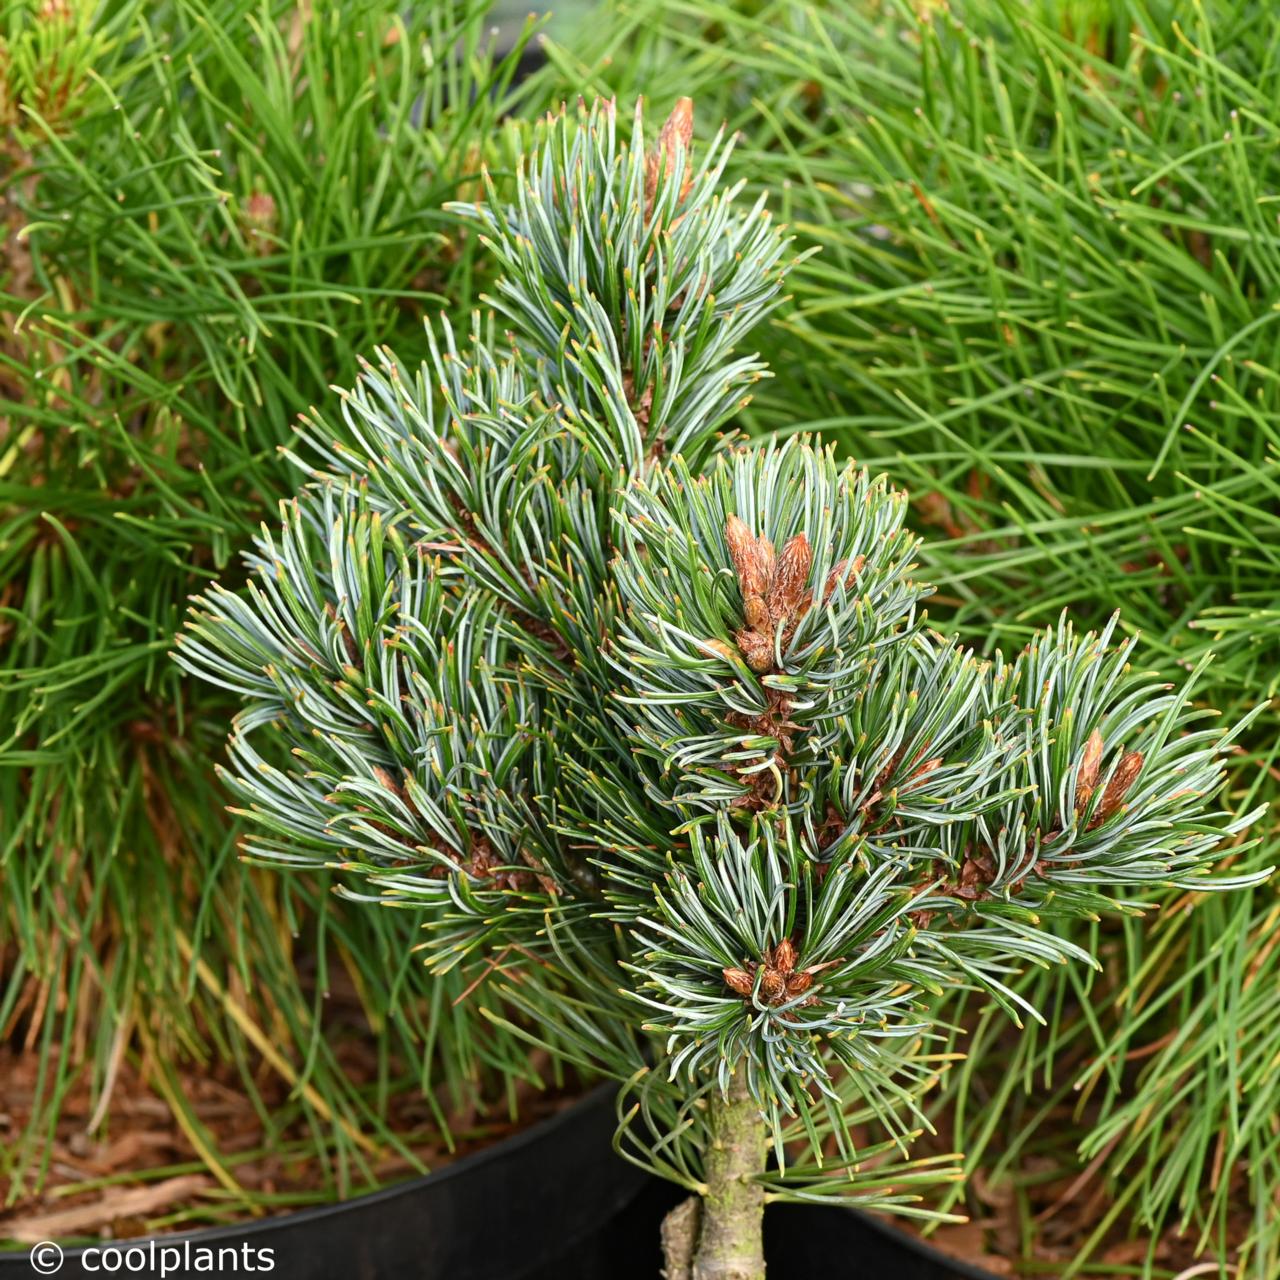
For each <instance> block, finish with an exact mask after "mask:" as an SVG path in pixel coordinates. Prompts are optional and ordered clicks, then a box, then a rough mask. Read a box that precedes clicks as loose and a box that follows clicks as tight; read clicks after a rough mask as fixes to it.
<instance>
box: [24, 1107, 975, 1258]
mask: <svg viewBox="0 0 1280 1280" xmlns="http://www.w3.org/2000/svg"><path fill="white" fill-rule="evenodd" d="M613 1099H614V1089H613V1087H612V1086H605V1087H603V1088H601V1089H598V1090H596V1091H595V1092H593V1093H592V1094H590V1095H589V1096H588V1097H587V1098H585V1099H583V1101H581V1102H579V1103H577V1104H576V1105H574V1106H572V1107H569V1108H567V1109H566V1110H565V1111H562V1112H561V1113H560V1114H559V1115H557V1116H554V1117H553V1118H552V1119H550V1120H546V1121H544V1122H542V1123H541V1124H537V1125H533V1126H531V1127H530V1128H529V1129H526V1130H525V1131H524V1132H523V1133H520V1134H518V1135H517V1136H516V1137H514V1138H510V1139H508V1140H507V1141H505V1142H501V1143H497V1144H495V1145H494V1146H492V1147H489V1148H486V1149H485V1150H484V1151H481V1152H478V1153H477V1154H475V1155H473V1156H464V1157H463V1158H462V1159H461V1160H457V1161H455V1162H454V1163H453V1164H451V1165H448V1166H447V1167H445V1168H444V1169H442V1170H440V1172H439V1173H433V1174H429V1175H428V1176H426V1177H424V1178H416V1179H414V1180H413V1181H411V1182H405V1183H402V1184H400V1185H399V1186H396V1187H390V1188H388V1189H387V1190H385V1191H377V1192H374V1193H372V1194H370V1195H366V1196H359V1197H357V1198H356V1199H354V1200H348V1201H346V1202H345V1203H343V1204H335V1205H325V1206H323V1207H321V1208H316V1209H307V1210H303V1211H301V1212H298V1213H290V1214H285V1215H282V1216H281V1217H278V1218H269V1219H266V1220H264V1221H260V1222H247V1223H238V1224H236V1225H234V1226H229V1227H218V1228H214V1229H211V1230H207V1231H195V1232H190V1233H188V1234H185V1235H170V1236H161V1237H156V1238H154V1239H143V1240H120V1241H104V1242H102V1244H100V1245H97V1246H91V1247H85V1248H74V1249H67V1250H66V1251H65V1253H64V1254H63V1256H62V1260H61V1263H60V1265H58V1266H56V1267H55V1266H54V1265H53V1264H54V1263H55V1262H57V1259H58V1254H57V1252H56V1251H55V1250H53V1249H51V1248H45V1249H44V1251H43V1252H42V1253H41V1252H38V1253H37V1254H36V1255H34V1256H33V1254H32V1252H31V1251H30V1250H27V1251H25V1252H12V1253H0V1280H18V1277H23V1280H30V1277H32V1276H36V1275H45V1276H52V1275H57V1276H58V1277H59V1280H62V1277H77V1278H78V1277H85V1276H93V1277H96V1278H97V1280H101V1277H102V1276H104V1275H106V1276H128V1275H142V1276H146V1277H148V1278H149V1280H151V1278H155V1277H161V1276H162V1275H163V1276H164V1277H166V1280H172V1278H175V1277H182V1278H183V1280H185V1278H186V1277H188V1276H207V1275H210V1274H221V1275H229V1274H230V1275H241V1274H248V1273H253V1274H256V1275H267V1274H271V1275H273V1276H275V1277H279V1278H280V1280H658V1276H659V1275H660V1272H661V1267H662V1263H661V1256H660V1250H659V1235H658V1227H659V1224H660V1223H661V1221H662V1218H663V1216H664V1215H665V1214H666V1212H667V1210H668V1209H670V1208H671V1207H672V1206H673V1205H674V1204H675V1203H676V1202H677V1201H678V1200H679V1199H680V1198H681V1197H682V1195H683V1192H681V1191H680V1190H679V1189H678V1188H675V1187H673V1186H671V1185H669V1184H667V1183H662V1182H658V1181H657V1180H656V1179H653V1178H649V1177H648V1176H646V1175H645V1174H643V1173H641V1172H640V1171H639V1170H638V1169H636V1168H634V1166H632V1165H630V1164H628V1163H626V1162H625V1161H624V1160H622V1159H620V1158H619V1157H618V1156H616V1155H614V1153H613V1150H612V1147H611V1145H610V1138H611V1137H612V1134H613V1129H614V1124H615V1119H614V1108H613ZM108 1251H112V1252H108ZM114 1251H118V1253H117V1252H114ZM201 1251H211V1252H208V1253H203V1254H202V1252H201ZM220 1251H231V1252H234V1253H235V1255H236V1256H235V1259H234V1261H233V1260H232V1259H231V1258H230V1256H229V1255H228V1254H226V1253H223V1252H220ZM765 1252H766V1255H767V1257H768V1262H769V1280H811V1277H814V1276H821V1277H823V1280H994V1277H992V1276H990V1274H989V1273H987V1272H985V1271H981V1270H979V1269H977V1268H976V1267H970V1266H967V1265H966V1264H964V1263H959V1262H955V1261H953V1260H952V1259H950V1258H947V1257H946V1256H944V1255H943V1254H941V1253H939V1252H938V1251H937V1250H936V1249H931V1248H929V1246H927V1245H924V1244H922V1243H921V1242H920V1241H919V1240H917V1239H916V1238H915V1237H913V1236H911V1235H909V1234H907V1233H906V1232H903V1231H900V1230H898V1229H897V1228H895V1227H892V1226H889V1225H888V1224H886V1223H883V1222H880V1221H879V1220H877V1219H874V1218H870V1217H867V1216H866V1215H863V1214H858V1213H853V1212H851V1211H849V1210H847V1209H838V1208H819V1207H811V1206H808V1205H776V1206H773V1207H771V1208H770V1209H769V1210H768V1212H767V1213H766V1214H765ZM210 1259H212V1260H213V1261H212V1262H210V1261H209V1260H210ZM202 1263H203V1265H202Z"/></svg>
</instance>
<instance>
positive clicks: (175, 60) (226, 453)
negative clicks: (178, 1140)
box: [0, 0, 527, 1234]
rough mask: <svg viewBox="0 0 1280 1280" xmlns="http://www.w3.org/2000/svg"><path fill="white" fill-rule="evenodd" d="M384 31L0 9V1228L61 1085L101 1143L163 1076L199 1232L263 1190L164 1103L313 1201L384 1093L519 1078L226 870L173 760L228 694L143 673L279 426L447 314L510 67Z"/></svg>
mask: <svg viewBox="0 0 1280 1280" xmlns="http://www.w3.org/2000/svg"><path fill="white" fill-rule="evenodd" d="M402 10H403V7H402V6H398V5H396V4H392V3H382V2H380V0H379V2H371V3H366V2H364V0H359V2H356V0H352V2H350V3H342V4H336V5H316V6H310V7H308V6H299V5H295V4H293V3H291V2H289V3H285V2H283V0H279V2H273V3H269V4H259V3H252V4H251V3H245V2H244V0H210V2H209V3H203V2H195V0H191V2H189V0H174V2H173V3H168V2H164V3H151V2H149V0H148V2H147V3H139V2H136V0H124V2H122V3H110V4H96V3H92V2H91V0H68V3H65V4H60V3H48V4H45V3H39V2H37V0H31V2H30V3H25V2H23V3H14V4H6V5H4V6H3V15H2V16H0V126H3V128H4V130H5V134H4V146H3V153H2V154H0V182H2V184H3V195H4V202H5V203H4V215H5V230H6V242H5V250H4V256H3V259H2V260H0V290H2V291H3V292H2V294H0V311H2V312H3V314H4V319H5V324H4V336H3V338H0V387H2V388H3V390H2V392H0V398H3V400H4V406H3V410H2V413H3V417H2V418H0V1034H2V1035H3V1038H4V1040H5V1043H6V1046H7V1047H9V1048H10V1049H12V1051H13V1052H15V1053H18V1054H30V1055H31V1058H32V1060H33V1061H35V1062H36V1063H37V1064H38V1070H37V1072H36V1075H35V1086H34V1092H35V1098H34V1101H33V1103H32V1106H31V1113H30V1119H29V1123H26V1124H22V1125H19V1122H18V1120H17V1118H16V1117H15V1120H14V1128H13V1129H12V1130H11V1131H9V1132H7V1133H6V1138H5V1142H4V1143H3V1148H4V1149H3V1152H2V1153H0V1182H3V1183H4V1184H5V1187H4V1193H3V1195H4V1203H5V1204H6V1205H7V1204H10V1203H12V1202H13V1201H15V1200H20V1199H21V1198H23V1197H24V1196H26V1195H28V1194H30V1193H32V1192H34V1191H37V1190H39V1188H40V1186H41V1185H42V1183H43V1181H44V1179H45V1177H46V1175H47V1173H48V1171H49V1167H50V1162H51V1161H52V1160H53V1159H54V1158H55V1153H56V1148H55V1145H54V1135H55V1133H56V1132H57V1131H58V1125H59V1120H60V1117H62V1116H63V1111H64V1108H65V1107H66V1106H67V1103H68V1099H79V1098H80V1097H82V1094H81V1089H82V1087H83V1086H84V1085H87V1086H88V1090H89V1094H90V1102H91V1110H92V1119H93V1126H92V1127H93V1136H94V1137H95V1138H103V1139H105V1140H109V1139H110V1138H111V1137H112V1135H113V1128H112V1125H113V1118H114V1115H115V1111H114V1108H115V1104H116V1103H117V1102H118V1101H119V1097H120V1091H121V1088H122V1086H121V1085H120V1083H119V1082H120V1080H121V1079H122V1078H123V1075H124V1073H123V1071H122V1070H121V1068H122V1065H123V1064H124V1063H126V1062H127V1063H130V1064H132V1066H133V1067H135V1068H137V1069H138V1070H139V1071H140V1072H141V1073H142V1074H144V1075H147V1076H149V1077H150V1079H151V1082H152V1084H153V1085H155V1082H156V1081H160V1082H161V1084H162V1085H163V1083H164V1081H165V1080H166V1079H167V1078H168V1073H170V1072H172V1073H173V1074H172V1079H171V1081H170V1086H169V1087H167V1088H161V1087H160V1086H159V1085H157V1086H156V1087H157V1089H158V1091H160V1092H161V1093H162V1095H163V1096H164V1097H165V1098H166V1100H168V1101H170V1102H171V1103H172V1106H173V1108H174V1111H175V1114H176V1115H177V1117H178V1123H179V1125H180V1126H181V1128H182V1129H183V1131H184V1132H186V1133H187V1134H189V1135H194V1138H193V1143H194V1144H195V1145H196V1146H197V1147H198V1149H199V1150H200V1161H199V1163H204V1164H207V1165H208V1167H209V1169H210V1171H211V1172H212V1173H214V1174H215V1175H216V1176H217V1177H218V1180H219V1182H220V1184H221V1193H223V1195H224V1198H223V1199H222V1200H221V1201H219V1202H214V1203H212V1204H211V1205H210V1206H208V1207H207V1209H206V1212H207V1213H208V1214H210V1215H212V1216H214V1217H221V1216H227V1215H233V1214H244V1213H248V1212H258V1211H259V1210H260V1209H261V1208H262V1206H263V1193H262V1192H260V1191H259V1190H257V1189H254V1188H252V1187H250V1186H248V1185H246V1186H240V1185H238V1183H237V1181H236V1178H235V1176H234V1175H233V1174H232V1172H231V1170H230V1164H229V1160H230V1157H229V1158H228V1160H223V1158H222V1156H221V1155H220V1154H219V1153H218V1152H217V1151H216V1150H215V1149H214V1148H215V1146H216V1144H215V1143H214V1142H213V1140H212V1138H211V1137H210V1135H208V1134H205V1135H204V1136H203V1138H202V1137H201V1136H200V1125H199V1121H198V1118H197V1117H196V1116H195V1115H194V1113H192V1112H191V1111H190V1107H189V1104H188V1102H187V1100H185V1099H184V1098H183V1094H182V1087H181V1082H182V1080H183V1079H184V1078H185V1076H184V1073H186V1072H190V1071H193V1070H194V1071H201V1070H203V1069H204V1065H205V1064H209V1069H210V1070H216V1071H217V1072H218V1073H219V1074H221V1072H223V1071H226V1070H229V1071H230V1072H232V1073H233V1078H234V1076H238V1077H239V1083H240V1085H241V1089H242V1092H243V1094H244V1095H246V1096H247V1098H248V1099H249V1101H248V1102H247V1103H246V1104H245V1107H246V1110H249V1109H250V1107H252V1110H253V1111H254V1112H256V1114H257V1116H258V1118H259V1120H260V1121H261V1124H262V1132H263V1141H264V1144H265V1145H266V1146H268V1147H269V1146H271V1144H272V1143H273V1142H275V1143H279V1142H281V1141H283V1140H284V1139H285V1138H286V1137H287V1138H288V1140H289V1142H290V1144H291V1149H292V1150H294V1151H302V1152H310V1153H311V1155H312V1156H313V1157H314V1158H315V1161H314V1164H313V1165H312V1168H311V1172H309V1174H308V1178H309V1179H310V1182H309V1186H308V1189H307V1190H306V1191H304V1192H302V1193H301V1194H302V1197H303V1198H304V1199H311V1198H315V1197H316V1196H323V1195H326V1194H327V1195H334V1194H338V1193H349V1192H350V1191H351V1190H353V1189H354V1188H357V1187H362V1186H366V1185H368V1183H369V1182H370V1180H372V1179H373V1178H374V1174H373V1172H372V1170H373V1167H374V1165H375V1164H376V1163H377V1162H379V1160H382V1159H385V1158H386V1157H387V1156H388V1155H389V1154H390V1153H393V1152H398V1153H399V1154H401V1155H405V1156H407V1158H408V1159H409V1160H410V1161H411V1163H413V1164H415V1165H417V1164H418V1161H417V1158H416V1157H415V1156H413V1155H411V1154H409V1153H406V1152H404V1151H403V1149H402V1148H401V1146H400V1135H397V1134H396V1133H395V1132H393V1131H391V1130H390V1129H389V1128H388V1125H387V1119H386V1117H387V1114H388V1101H389V1099H390V1098H392V1097H393V1095H394V1094H395V1093H396V1091H397V1090H401V1091H403V1088H404V1086H405V1085H406V1084H408V1085H410V1086H413V1085H415V1084H417V1085H420V1086H421V1087H422V1090H423V1092H424V1094H425V1095H426V1097H427V1098H428V1099H429V1106H430V1107H431V1108H432V1109H433V1110H434V1111H435V1112H436V1115H437V1119H438V1120H439V1122H440V1123H442V1124H443V1121H444V1115H443V1112H445V1111H448V1110H450V1109H451V1107H452V1104H451V1098H452V1099H455V1100H459V1101H461V1102H462V1103H463V1105H464V1106H465V1107H466V1108H470V1107H471V1106H472V1105H473V1104H474V1102H475V1101H476V1094H477V1091H478V1089H479V1086H480V1081H481V1078H482V1076H483V1074H484V1071H485V1061H484V1060H485V1058H486V1057H488V1058H491V1059H497V1060H498V1061H499V1062H500V1064H501V1066H502V1068H503V1073H504V1074H506V1073H509V1072H511V1071H516V1070H518V1069H519V1067H520V1063H521V1060H522V1059H524V1058H526V1056H527V1055H525V1054H524V1053H523V1051H522V1050H519V1049H517V1050H516V1051H515V1052H512V1051H511V1050H510V1048H508V1049H504V1048H503V1047H502V1044H501V1043H495V1042H494V1041H493V1039H492V1037H487V1038H486V1043H485V1045H484V1046H483V1047H482V1046H480V1045H479V1044H478V1043H477V1042H476V1036H475V1034H474V1031H473V1030H472V1023H471V1021H470V1020H469V1019H468V1017H467V1016H466V1014H467V1010H466V1009H463V1008H459V1009H451V1008H450V1001H451V1000H452V999H453V998H454V996H456V995H457V994H459V991H460V988H459V989H454V990H452V991H451V990H449V989H448V988H447V986H441V985H440V984H439V983H433V984H432V985H431V986H430V988H427V987H425V986H424V984H423V982H422V981H421V978H420V974H419V970H418V967H417V966H416V965H415V964H414V963H413V961H412V959H411V957H410V956H409V955H408V952H407V949H406V948H407V945H408V940H409V939H410V938H411V937H412V923H413V922H412V920H411V919H409V918H406V917H389V916H381V917H379V916H375V915H373V914H371V913H367V912H351V911H349V912H346V913H344V912H341V911H335V910H334V908H333V903H332V897H331V895H330V894H329V893H328V891H327V890H328V885H327V881H326V879H325V878H324V877H315V878H301V877H299V878H295V879H294V880H293V881H291V882H290V883H288V884H285V883H283V882H280V881H278V880H270V879H268V878H266V877H264V876H263V875H262V874H261V873H256V872H253V871H252V870H250V869H248V868H242V867H241V865H240V864H239V863H238V861H237V859H236V857H235V842H236V829H235V826H234V824H231V823H228V822H227V821H226V820H225V817H224V813H223V808H224V805H225V801H226V797H225V794H224V793H223V792H222V791H221V790H220V789H219V787H218V786H217V784H216V781H215V780H214V779H213V778H212V776H211V774H210V771H209V767H208V760H209V758H210V756H211V754H212V753H213V752H214V751H215V750H216V749H217V744H218V743H219V742H220V741H221V736H222V732H221V731H222V726H223V725H225V721H226V717H227V714H228V710H227V703H228V699H227V697H226V696H225V695H223V694H220V693H219V692H218V691H203V690H199V691H198V690H195V689H193V688H192V687H186V688H184V687H182V685H181V682H180V680H179V679H178V678H177V677H178V673H177V672H176V671H175V670H174V669H173V668H172V666H171V665H170V664H169V663H168V662H167V661H166V660H165V657H164V655H165V652H166V651H167V649H168V648H169V647H170V644H171V642H172V634H173V632H174V630H175V629H176V627H177V625H178V623H179V621H180V618H181V613H182V609H183V608H184V606H185V602H186V599H187V596H188V595H189V593H191V592H192V591H194V590H196V589H197V588H198V587H199V586H200V585H201V584H203V583H207V582H208V581H209V579H210V578H211V577H212V576H213V575H215V574H219V573H221V572H223V571H224V570H225V568H226V566H227V565H228V564H229V563H230V562H231V561H232V559H233V557H234V556H235V554H236V553H237V552H238V550H239V549H241V548H242V547H244V546H245V545H247V544H248V542H249V540H250V538H251V536H252V533H253V531H254V529H255V527H256V525H257V523H258V521H259V519H260V517H261V514H262V512H263V510H264V508H265V507H266V506H267V503H268V495H271V494H274V493H276V492H278V491H279V490H280V488H281V486H282V484H283V483H285V481H284V478H283V477H284V476H285V475H286V474H287V467H286V466H285V465H284V464H283V463H282V462H281V461H280V459H279V456H278V454H277V447H278V445H279V444H280V443H282V442H283V441H284V440H285V439H286V438H287V437H288V436H289V423H290V421H291V420H292V419H293V418H294V416H295V415H296V414H297V413H298V412H300V411H302V410H305V409H306V407H307V405H308V404H309V403H311V402H312V401H314V400H317V399H319V398H320V397H322V396H324V395H326V394H327V390H326V388H327V386H328V384H329V382H330V380H332V379H339V380H345V379H350V378H352V377H354V376H355V373H356V371H357V369H358V364H357V360H356V352H357V351H359V350H362V349H371V348H372V347H373V346H374V345H375V344H376V343H378V342H380V341H385V340H389V339H392V338H394V339H395V340H396V341H397V342H399V343H401V344H402V345H403V346H404V347H405V348H406V349H410V350H411V349H413V348H414V346H415V344H417V343H419V342H420V341H421V318H422V314H423V312H424V310H425V309H426V308H428V307H431V308H437V307H442V306H450V307H452V306H453V305H455V304H457V303H459V302H460V303H461V304H462V306H463V312H464V314H465V311H466V309H467V305H468V302H469V299H470V298H471V297H472V294H473V290H474V288H475V287H476V286H477V284H478V280H477V279H476V278H475V277H474V271H473V262H474V257H475V254H474V246H475V241H474V238H471V239H467V238H466V237H465V236H461V235H459V234H457V227H456V223H455V221H454V220H451V219H450V218H449V217H448V216H447V215H445V214H444V213H443V212H442V211H441V209H440V206H441V205H442V204H443V202H445V201H446V200H448V199H450V198H453V197H456V196H457V195H458V194H459V193H460V192H465V191H466V190H467V189H468V188H467V184H468V183H469V182H474V181H475V180H476V177H477V175H478V172H479V166H480V163H481V160H482V158H483V157H485V156H488V157H490V158H491V159H494V160H496V161H498V163H499V165H500V163H501V159H500V158H501V155H502V154H503V151H504V149H505V141H504V132H505V128H506V126H505V124H504V121H505V118H506V117H507V115H508V113H509V112H511V111H512V110H514V109H515V107H516V106H517V104H518V101H519V97H520V94H521V93H522V92H524V91H523V90H521V89H519V88H518V87H516V86H515V82H514V77H515V73H516V69H517V63H518V60H519V57H520V55H521V51H522V47H523V41H522V42H521V44H520V47H517V48H516V49H514V50H513V51H512V53H511V55H510V56H509V57H504V58H496V57H494V56H493V53H492V50H491V48H490V35H489V32H488V27H487V19H486V13H485V6H484V5H482V4H470V3H456V4H455V3H446V4H432V5H427V6H416V7H414V8H413V10H412V12H407V13H406V12H402ZM211 726H213V728H212V730H211ZM317 908H321V909H319V910H318V909H317ZM335 986H336V987H337V988H338V989H340V990H343V989H345V990H347V991H349V990H350V989H351V988H352V987H353V986H354V988H355V989H356V990H357V992H358V993H359V1001H360V1003H361V1004H362V1005H363V1008H364V1011H365V1013H366V1014H367V1020H368V1023H369V1024H370V1025H371V1026H372V1027H373V1028H375V1029H376V1030H378V1031H381V1030H383V1029H388V1030H389V1032H390V1034H387V1035H385V1036H382V1037H380V1039H379V1040H378V1042H377V1045H376V1062H375V1066H374V1070H375V1071H376V1078H375V1079H374V1080H372V1081H367V1082H365V1081H357V1080H354V1079H352V1078H350V1076H349V1071H348V1068H349V1063H344V1061H343V1060H342V1059H341V1056H340V1052H339V1046H338V1045H337V1044H336V1043H331V1032H332V1033H334V1039H336V1032H337V1029H336V1028H334V1027H333V1026H332V1024H331V1023H328V1024H327V1023H326V1015H325V1010H326V1008H327V1005H326V1002H325V998H324V997H325V994H326V993H327V992H328V991H329V990H330V988H331V987H335ZM334 1003H335V1004H336V1003H338V1002H336V1001H335V1002H334ZM344 1003H345V1002H344ZM366 1034H367V1035H369V1034H370V1033H369V1032H367V1031H366ZM370 1038H372V1037H371V1036H370ZM264 1045H265V1046H266V1047H267V1049H268V1050H269V1051H270V1050H274V1056H273V1055H272V1054H271V1053H270V1052H268V1054H267V1055H266V1058H265V1059H264V1055H263V1046H264ZM264 1063H265V1065H264ZM442 1065H443V1066H444V1068H445V1072H444V1074H445V1078H446V1085H445V1087H444V1088H443V1089H442V1090H441V1091H440V1092H439V1094H438V1095H437V1093H436V1091H435V1087H434V1086H435V1082H436V1081H437V1079H438V1075H437V1072H438V1071H439V1069H440V1068H441V1066H442ZM526 1068H527V1063H526ZM406 1077H407V1079H406ZM414 1077H417V1079H416V1081H415V1079H414ZM425 1127H427V1126H424V1128H425ZM63 1132H64V1135H65V1127H64V1130H63ZM202 1142H203V1143H204V1146H200V1144H201V1143H202ZM206 1156H207V1158H206ZM242 1156H243V1153H237V1154H236V1156H235V1158H236V1159H239V1158H242ZM278 1194H279V1198H278V1199H275V1200H271V1201H270V1202H271V1203H272V1204H274V1205H280V1204H286V1203H289V1202H290V1201H289V1195H290V1194H292V1193H286V1191H284V1190H283V1189H282V1190H281V1191H280V1192H279V1193H278ZM268 1199H269V1198H268ZM184 1212H186V1210H184ZM194 1212H196V1213H197V1214H198V1213H199V1212H200V1211H199V1210H195V1211H194ZM0 1234H2V1233H0Z"/></svg>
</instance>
